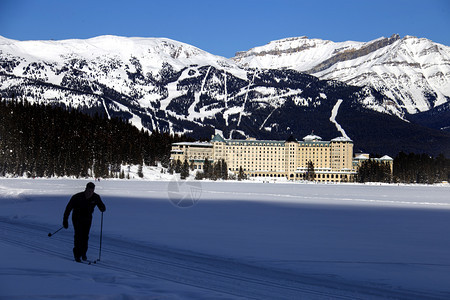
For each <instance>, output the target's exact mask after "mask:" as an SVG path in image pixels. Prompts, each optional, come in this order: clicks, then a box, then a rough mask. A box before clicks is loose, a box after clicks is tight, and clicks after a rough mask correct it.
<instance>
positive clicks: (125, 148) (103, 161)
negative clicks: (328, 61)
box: [0, 98, 450, 184]
mask: <svg viewBox="0 0 450 300" xmlns="http://www.w3.org/2000/svg"><path fill="white" fill-rule="evenodd" d="M0 124H1V126H0V176H7V175H8V176H24V175H25V176H28V177H61V176H74V177H96V178H100V177H101V178H108V177H118V178H125V174H124V173H123V170H121V166H123V165H139V166H140V167H139V170H140V173H142V165H144V164H145V165H147V166H150V165H155V164H156V162H157V161H160V162H161V163H162V165H163V166H164V167H167V168H168V170H169V172H170V173H173V172H176V173H180V174H181V178H182V179H184V178H186V177H187V176H188V175H189V169H190V170H193V167H192V166H189V164H188V163H187V162H172V163H170V151H171V145H172V143H176V142H183V141H193V139H192V138H189V137H186V136H178V135H171V134H169V133H160V132H158V131H153V132H151V133H150V132H148V131H145V130H143V129H142V130H139V129H137V128H136V127H135V126H133V125H132V124H130V123H128V122H126V121H123V120H121V119H117V118H115V119H108V118H106V117H105V116H100V115H98V114H95V115H93V116H90V115H87V114H84V113H82V112H79V111H77V110H66V109H64V108H60V107H57V106H44V105H38V104H30V103H28V102H26V101H17V100H14V99H13V100H12V101H5V100H2V99H1V98H0ZM358 171H359V172H358V175H357V176H356V181H357V182H401V183H425V184H433V183H439V182H442V181H450V159H448V158H446V157H445V156H444V155H439V156H437V157H431V156H429V155H427V154H414V153H404V152H400V153H399V154H398V155H397V156H396V157H395V158H394V165H393V173H391V172H390V167H389V166H388V165H385V164H383V163H380V162H376V161H371V160H369V161H367V162H365V163H363V164H362V165H361V167H360V168H359V170H358ZM312 172H313V169H312V170H311V174H313V173H312ZM204 178H208V179H214V180H215V179H238V180H242V179H245V178H246V177H245V174H244V172H243V171H241V172H239V174H235V175H232V174H229V173H228V172H227V166H226V162H225V161H223V160H222V161H219V162H216V163H210V162H209V160H207V162H206V163H205V167H204V170H203V171H202V172H198V174H197V176H196V179H204Z"/></svg>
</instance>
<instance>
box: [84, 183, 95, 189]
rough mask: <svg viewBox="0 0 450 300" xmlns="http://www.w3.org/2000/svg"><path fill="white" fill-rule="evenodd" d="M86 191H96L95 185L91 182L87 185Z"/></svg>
mask: <svg viewBox="0 0 450 300" xmlns="http://www.w3.org/2000/svg"><path fill="white" fill-rule="evenodd" d="M86 189H95V184H94V183H93V182H89V183H88V184H86Z"/></svg>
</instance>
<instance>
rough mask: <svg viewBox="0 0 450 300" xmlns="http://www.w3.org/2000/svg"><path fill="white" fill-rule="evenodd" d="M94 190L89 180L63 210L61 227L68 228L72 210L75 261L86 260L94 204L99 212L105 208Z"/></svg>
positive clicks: (93, 185)
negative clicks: (82, 190)
mask: <svg viewBox="0 0 450 300" xmlns="http://www.w3.org/2000/svg"><path fill="white" fill-rule="evenodd" d="M94 190H95V184H94V183H92V182H89V183H88V184H87V185H86V189H85V191H84V192H80V193H78V194H75V195H73V196H72V198H70V201H69V203H68V204H67V206H66V210H65V211H64V218H63V227H64V228H65V229H67V228H69V221H68V220H69V215H70V212H71V211H72V210H73V213H72V224H73V228H74V230H75V236H74V247H73V256H74V258H75V261H77V262H81V259H83V260H84V261H86V260H87V256H86V252H87V249H88V240H89V231H90V229H91V223H92V213H93V212H94V208H95V206H97V207H98V209H99V210H100V211H101V212H104V211H105V210H106V207H105V204H104V203H103V202H102V200H101V199H100V196H99V195H98V194H96V193H94ZM80 258H81V259H80Z"/></svg>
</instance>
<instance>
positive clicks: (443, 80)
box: [233, 35, 450, 125]
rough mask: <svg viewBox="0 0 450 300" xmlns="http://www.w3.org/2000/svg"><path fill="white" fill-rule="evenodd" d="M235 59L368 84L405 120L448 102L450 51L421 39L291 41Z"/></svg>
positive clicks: (250, 64)
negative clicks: (390, 102) (390, 101)
mask: <svg viewBox="0 0 450 300" xmlns="http://www.w3.org/2000/svg"><path fill="white" fill-rule="evenodd" d="M233 60H234V61H235V62H236V63H237V64H239V65H240V66H242V67H249V68H272V69H279V68H287V69H294V70H297V71H300V72H306V73H308V74H311V75H314V76H317V77H319V78H320V79H332V80H339V81H342V82H344V83H347V84H349V85H356V86H370V87H372V88H374V89H375V90H377V91H378V92H381V93H383V94H384V95H386V96H387V97H389V98H390V99H392V100H393V105H394V106H395V107H396V110H395V112H394V110H393V112H394V113H395V114H396V115H397V116H399V117H401V118H405V119H407V118H408V115H410V114H415V113H418V112H424V111H428V110H430V109H434V108H437V107H439V106H440V105H442V104H445V103H447V102H450V47H447V46H444V45H441V44H438V43H434V42H432V41H430V40H427V39H424V38H416V37H412V36H405V37H404V38H400V37H399V36H398V35H392V36H391V37H390V38H380V39H377V40H374V41H370V42H367V43H362V42H351V41H348V42H340V43H335V42H331V41H324V40H320V39H308V38H306V37H300V38H289V39H283V40H278V41H273V42H270V43H269V44H267V45H264V46H261V47H256V48H253V49H250V50H249V51H245V52H238V53H237V54H236V56H235V57H234V58H233ZM449 125H450V124H449Z"/></svg>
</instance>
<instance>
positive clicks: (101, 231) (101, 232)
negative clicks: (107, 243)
mask: <svg viewBox="0 0 450 300" xmlns="http://www.w3.org/2000/svg"><path fill="white" fill-rule="evenodd" d="M102 238H103V212H102V221H101V225H100V250H99V252H98V261H100V257H101V255H102Z"/></svg>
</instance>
